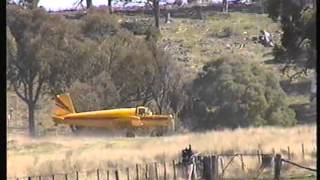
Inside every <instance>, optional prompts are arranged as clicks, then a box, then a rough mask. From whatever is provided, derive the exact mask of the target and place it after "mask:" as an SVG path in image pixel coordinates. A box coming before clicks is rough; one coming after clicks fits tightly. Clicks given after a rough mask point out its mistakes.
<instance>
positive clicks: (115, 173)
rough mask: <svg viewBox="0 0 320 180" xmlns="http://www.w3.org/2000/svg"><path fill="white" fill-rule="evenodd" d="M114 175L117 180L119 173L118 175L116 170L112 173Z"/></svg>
mask: <svg viewBox="0 0 320 180" xmlns="http://www.w3.org/2000/svg"><path fill="white" fill-rule="evenodd" d="M114 175H115V178H116V180H119V173H118V170H115V171H114Z"/></svg>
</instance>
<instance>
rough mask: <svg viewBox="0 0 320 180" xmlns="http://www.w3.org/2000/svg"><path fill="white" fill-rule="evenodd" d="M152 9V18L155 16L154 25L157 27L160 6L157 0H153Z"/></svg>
mask: <svg viewBox="0 0 320 180" xmlns="http://www.w3.org/2000/svg"><path fill="white" fill-rule="evenodd" d="M153 10H154V18H155V25H156V27H157V28H158V29H159V28H160V26H159V18H160V7H159V0H153Z"/></svg>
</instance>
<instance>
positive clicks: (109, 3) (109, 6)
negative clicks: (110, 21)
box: [108, 0, 112, 14]
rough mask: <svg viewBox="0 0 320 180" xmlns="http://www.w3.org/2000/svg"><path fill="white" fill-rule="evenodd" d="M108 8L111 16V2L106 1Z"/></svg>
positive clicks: (109, 0)
mask: <svg viewBox="0 0 320 180" xmlns="http://www.w3.org/2000/svg"><path fill="white" fill-rule="evenodd" d="M108 8H109V13H110V14H112V5H111V0H108Z"/></svg>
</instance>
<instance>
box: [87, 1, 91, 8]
mask: <svg viewBox="0 0 320 180" xmlns="http://www.w3.org/2000/svg"><path fill="white" fill-rule="evenodd" d="M86 1H87V9H89V8H91V6H92V0H86Z"/></svg>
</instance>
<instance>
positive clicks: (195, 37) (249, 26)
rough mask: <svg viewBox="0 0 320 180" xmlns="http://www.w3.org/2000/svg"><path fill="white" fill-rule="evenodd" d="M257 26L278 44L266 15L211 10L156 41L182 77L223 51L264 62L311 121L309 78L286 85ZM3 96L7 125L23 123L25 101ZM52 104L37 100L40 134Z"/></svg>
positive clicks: (48, 125)
mask: <svg viewBox="0 0 320 180" xmlns="http://www.w3.org/2000/svg"><path fill="white" fill-rule="evenodd" d="M122 18H123V20H124V19H137V20H139V18H140V19H144V21H147V22H148V21H149V23H153V18H152V17H144V16H139V15H136V16H134V17H129V16H122ZM146 19H147V20H146ZM261 29H265V30H267V31H269V32H271V34H272V36H273V38H274V40H275V42H276V43H279V41H280V36H281V31H280V27H279V25H278V24H277V23H274V22H272V20H271V19H269V18H268V17H267V15H266V14H254V13H245V12H232V13H229V14H223V13H220V12H214V13H211V15H208V16H207V17H206V18H205V20H197V19H189V18H173V22H172V23H170V24H162V26H161V38H160V43H161V44H163V45H164V46H165V48H166V50H167V52H168V53H170V54H171V55H172V56H173V57H174V60H176V62H177V63H178V64H180V65H181V71H182V72H183V74H184V76H186V79H191V78H193V77H195V76H196V75H197V72H198V71H199V70H201V68H202V65H203V64H204V63H205V62H206V61H208V60H210V59H213V58H214V57H219V56H222V55H224V54H231V53H232V54H238V55H240V56H244V57H246V58H247V59H248V61H256V62H258V63H261V64H265V68H270V69H273V70H274V73H276V74H279V77H280V78H281V80H282V85H283V87H284V89H285V91H286V92H287V94H288V95H289V98H290V100H291V104H292V106H293V108H295V109H296V110H297V112H298V119H299V120H302V121H304V120H306V119H308V120H309V121H314V120H315V111H311V112H310V106H309V105H308V103H309V87H310V77H303V78H301V79H299V80H297V81H295V82H294V83H293V84H288V83H287V79H288V78H287V77H286V76H282V75H281V73H280V68H281V66H280V65H278V64H272V63H271V64H270V63H265V62H267V61H268V60H270V59H272V57H273V56H272V54H271V52H272V48H270V47H269V48H267V47H264V46H263V45H261V44H256V43H255V42H254V41H252V38H253V37H257V36H258V35H259V31H260V30H261ZM241 44H242V45H244V47H243V46H241ZM7 95H8V96H7V109H8V108H9V107H13V108H14V109H15V111H14V112H15V113H14V119H15V122H10V124H14V125H15V124H17V123H16V122H17V121H18V124H19V123H20V124H24V125H26V123H25V122H26V119H27V109H26V106H25V104H24V103H23V102H22V101H21V100H20V99H19V98H18V97H17V96H16V95H15V94H14V93H13V92H12V91H8V92H7ZM52 105H53V102H52V101H51V100H50V97H47V96H45V97H42V99H41V100H40V101H39V103H38V106H37V107H38V108H37V112H36V120H37V126H38V130H39V132H38V133H40V134H45V133H49V131H48V129H52V128H54V127H53V122H52V121H51V117H50V112H51V108H52Z"/></svg>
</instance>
